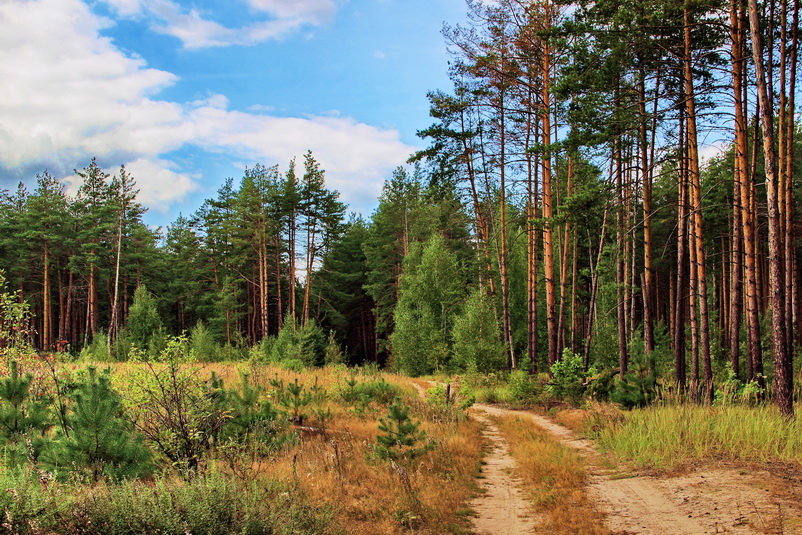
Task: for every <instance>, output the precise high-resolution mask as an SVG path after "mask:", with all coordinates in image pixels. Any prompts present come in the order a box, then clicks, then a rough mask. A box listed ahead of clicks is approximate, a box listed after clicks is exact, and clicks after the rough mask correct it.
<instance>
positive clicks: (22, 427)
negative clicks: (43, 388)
mask: <svg viewBox="0 0 802 535" xmlns="http://www.w3.org/2000/svg"><path fill="white" fill-rule="evenodd" d="M8 368H9V374H8V376H7V377H3V378H2V379H0V438H2V441H3V443H4V444H5V445H6V447H7V449H6V451H7V457H8V461H9V462H11V463H12V464H15V463H17V462H20V461H22V460H24V459H25V458H26V457H29V458H30V459H31V460H33V461H36V459H37V458H38V457H39V455H40V454H41V452H42V450H43V449H44V448H45V446H46V444H47V439H46V437H45V435H46V433H47V431H48V429H50V428H51V427H52V423H51V422H50V414H49V412H48V410H47V404H46V400H44V399H42V400H33V399H31V392H30V388H31V381H32V380H33V376H32V375H30V374H26V375H25V376H20V374H19V369H18V366H17V362H16V361H14V360H12V361H10V362H9V363H8Z"/></svg>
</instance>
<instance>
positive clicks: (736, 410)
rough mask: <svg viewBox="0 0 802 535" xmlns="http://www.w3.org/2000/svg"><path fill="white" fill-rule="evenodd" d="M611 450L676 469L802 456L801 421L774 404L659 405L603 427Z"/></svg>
mask: <svg viewBox="0 0 802 535" xmlns="http://www.w3.org/2000/svg"><path fill="white" fill-rule="evenodd" d="M598 439H599V444H600V445H601V447H602V448H603V449H605V450H607V451H610V452H612V453H614V454H615V455H617V456H618V457H619V458H621V459H622V460H625V461H629V462H632V463H634V464H635V465H636V466H638V467H642V468H654V469H665V470H672V469H676V468H680V467H681V466H682V465H686V464H689V463H693V462H696V461H704V460H730V461H746V462H754V461H758V462H769V461H781V462H793V463H800V462H802V421H801V420H800V419H790V420H789V419H787V418H785V417H783V416H782V415H781V414H780V413H779V412H778V411H777V410H775V409H774V408H773V407H770V406H761V407H745V406H726V407H700V406H698V405H676V406H654V407H649V408H646V409H639V410H633V411H632V412H628V413H625V414H624V417H623V418H622V419H620V420H618V421H609V422H607V423H606V424H605V425H604V426H603V427H602V429H601V431H600V432H599V437H598Z"/></svg>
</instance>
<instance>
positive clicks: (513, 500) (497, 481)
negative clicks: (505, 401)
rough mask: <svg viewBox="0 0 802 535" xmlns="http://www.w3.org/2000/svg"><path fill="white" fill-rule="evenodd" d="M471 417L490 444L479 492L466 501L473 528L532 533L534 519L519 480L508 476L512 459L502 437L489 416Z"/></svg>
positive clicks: (494, 533)
mask: <svg viewBox="0 0 802 535" xmlns="http://www.w3.org/2000/svg"><path fill="white" fill-rule="evenodd" d="M473 417H474V418H475V419H476V420H478V421H479V422H481V423H482V425H483V426H484V429H483V432H482V436H484V438H485V440H487V441H488V443H489V445H490V452H489V453H488V454H487V456H486V457H485V459H484V466H483V468H482V480H481V488H482V494H481V495H480V496H478V497H476V498H474V499H473V500H472V501H471V503H470V508H471V509H472V510H473V511H474V513H475V516H474V517H473V518H472V524H473V528H474V531H475V532H476V533H479V534H481V535H515V534H520V533H534V531H535V527H536V523H535V520H534V517H533V515H532V511H531V509H530V507H529V503H528V500H527V498H526V495H525V494H524V492H523V491H522V490H521V485H520V482H519V481H517V480H516V479H514V478H513V476H512V471H513V470H514V469H515V459H513V458H512V456H511V455H510V453H509V449H508V447H507V443H506V441H505V440H504V438H503V436H502V435H501V433H500V432H499V430H498V428H497V427H496V425H495V424H494V423H493V422H492V421H491V420H490V419H489V418H487V417H486V416H484V415H483V414H481V413H474V415H473Z"/></svg>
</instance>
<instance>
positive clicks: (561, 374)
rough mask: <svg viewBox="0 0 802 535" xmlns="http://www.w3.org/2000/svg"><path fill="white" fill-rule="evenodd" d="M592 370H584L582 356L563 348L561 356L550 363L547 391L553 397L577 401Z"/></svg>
mask: <svg viewBox="0 0 802 535" xmlns="http://www.w3.org/2000/svg"><path fill="white" fill-rule="evenodd" d="M591 375H593V370H588V371H585V366H584V363H583V362H582V356H581V355H578V354H576V353H573V352H571V350H570V349H568V348H566V349H564V350H563V354H562V358H561V359H560V360H558V361H557V362H555V363H554V364H552V365H551V376H552V378H551V381H549V384H548V385H547V387H546V388H547V389H548V391H549V393H550V394H551V395H553V396H555V397H558V398H562V399H565V400H566V401H570V402H572V403H577V402H579V400H580V399H581V397H582V394H583V393H584V391H585V387H586V380H587V379H588V377H590V376H591Z"/></svg>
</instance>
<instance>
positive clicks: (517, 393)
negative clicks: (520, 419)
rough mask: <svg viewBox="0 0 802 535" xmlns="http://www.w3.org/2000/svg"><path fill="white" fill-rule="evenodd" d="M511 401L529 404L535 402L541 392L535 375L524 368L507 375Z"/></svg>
mask: <svg viewBox="0 0 802 535" xmlns="http://www.w3.org/2000/svg"><path fill="white" fill-rule="evenodd" d="M507 392H508V396H509V401H511V402H513V403H514V404H516V405H524V406H529V405H532V404H534V403H535V401H536V400H537V398H538V396H539V395H540V393H541V387H540V386H539V385H538V383H537V381H536V379H535V377H533V376H532V375H531V374H529V373H528V372H526V371H524V370H515V371H512V372H510V374H509V375H508V376H507Z"/></svg>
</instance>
